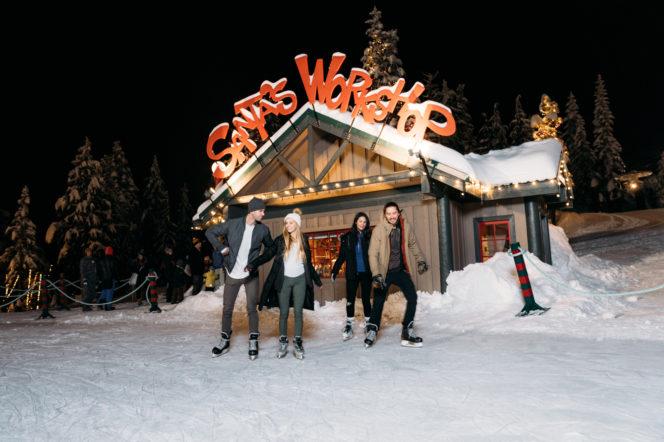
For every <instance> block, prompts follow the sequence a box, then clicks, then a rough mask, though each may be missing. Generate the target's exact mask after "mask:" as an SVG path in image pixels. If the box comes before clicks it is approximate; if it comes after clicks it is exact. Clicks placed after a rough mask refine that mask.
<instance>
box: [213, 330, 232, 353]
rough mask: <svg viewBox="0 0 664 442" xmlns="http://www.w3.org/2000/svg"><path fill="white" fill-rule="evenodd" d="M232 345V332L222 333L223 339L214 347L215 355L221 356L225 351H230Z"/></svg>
mask: <svg viewBox="0 0 664 442" xmlns="http://www.w3.org/2000/svg"><path fill="white" fill-rule="evenodd" d="M232 333H233V332H231V334H232ZM230 346H231V336H230V334H228V335H227V334H226V333H221V339H220V340H219V344H217V346H216V347H214V348H212V354H213V355H214V356H221V355H223V354H224V353H228V350H229V349H230Z"/></svg>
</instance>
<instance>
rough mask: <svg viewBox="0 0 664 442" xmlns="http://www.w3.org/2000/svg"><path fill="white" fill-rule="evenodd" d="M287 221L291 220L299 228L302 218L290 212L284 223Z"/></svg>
mask: <svg viewBox="0 0 664 442" xmlns="http://www.w3.org/2000/svg"><path fill="white" fill-rule="evenodd" d="M287 219H292V220H293V221H295V222H296V223H297V225H298V226H299V227H302V218H301V217H300V215H298V214H297V213H295V212H292V213H289V214H288V215H286V217H285V218H284V222H286V220H287Z"/></svg>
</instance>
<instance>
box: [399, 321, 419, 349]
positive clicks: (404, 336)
mask: <svg viewBox="0 0 664 442" xmlns="http://www.w3.org/2000/svg"><path fill="white" fill-rule="evenodd" d="M401 345H403V346H404V347H421V346H422V345H423V344H422V338H420V337H419V336H417V335H416V334H415V332H414V331H413V322H412V321H411V322H410V324H408V325H407V326H406V327H404V328H403V330H402V331H401Z"/></svg>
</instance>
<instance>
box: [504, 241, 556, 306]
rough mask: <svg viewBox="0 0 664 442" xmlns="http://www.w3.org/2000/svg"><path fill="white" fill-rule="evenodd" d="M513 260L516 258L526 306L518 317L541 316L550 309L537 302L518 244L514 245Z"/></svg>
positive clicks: (512, 246) (515, 263) (515, 261)
mask: <svg viewBox="0 0 664 442" xmlns="http://www.w3.org/2000/svg"><path fill="white" fill-rule="evenodd" d="M510 247H511V249H512V258H514V265H515V266H516V273H517V275H519V283H520V284H521V294H522V295H523V300H524V301H525V303H526V305H524V306H523V309H521V311H520V312H519V313H517V314H516V316H528V315H530V314H531V313H534V312H537V311H538V312H539V314H540V315H541V314H543V313H546V311H547V310H549V309H548V308H545V307H542V306H540V305H538V304H537V303H536V302H535V296H534V295H533V287H532V286H531V285H530V278H529V277H528V270H526V263H525V262H524V260H523V253H521V245H520V244H519V243H518V242H514V243H512V245H511V246H510Z"/></svg>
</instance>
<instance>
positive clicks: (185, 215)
mask: <svg viewBox="0 0 664 442" xmlns="http://www.w3.org/2000/svg"><path fill="white" fill-rule="evenodd" d="M193 216H194V211H193V209H192V207H191V203H190V202H189V187H188V186H187V183H184V184H183V185H182V189H180V204H179V205H178V207H177V210H176V213H175V222H176V224H175V225H176V237H175V248H176V250H178V251H179V252H180V253H187V251H188V250H189V249H190V248H191V238H192V237H191V228H192V226H193V224H192V222H191V218H192V217H193Z"/></svg>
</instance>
